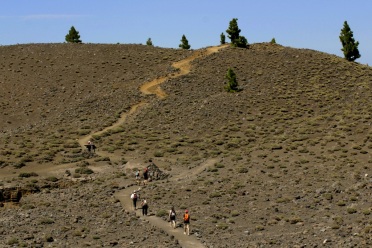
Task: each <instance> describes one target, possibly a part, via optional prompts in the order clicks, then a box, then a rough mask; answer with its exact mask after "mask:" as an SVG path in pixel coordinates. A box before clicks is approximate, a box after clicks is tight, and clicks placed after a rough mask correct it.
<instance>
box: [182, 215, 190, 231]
mask: <svg viewBox="0 0 372 248" xmlns="http://www.w3.org/2000/svg"><path fill="white" fill-rule="evenodd" d="M183 229H184V232H183V234H187V235H190V214H189V210H187V209H186V210H185V213H184V215H183Z"/></svg>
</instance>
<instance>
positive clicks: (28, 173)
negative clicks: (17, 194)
mask: <svg viewBox="0 0 372 248" xmlns="http://www.w3.org/2000/svg"><path fill="white" fill-rule="evenodd" d="M37 176H39V175H38V174H37V173H35V172H22V173H19V175H18V177H37Z"/></svg>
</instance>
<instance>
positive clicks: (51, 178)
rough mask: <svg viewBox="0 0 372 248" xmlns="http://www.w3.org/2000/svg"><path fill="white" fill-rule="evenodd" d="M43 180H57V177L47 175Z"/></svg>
mask: <svg viewBox="0 0 372 248" xmlns="http://www.w3.org/2000/svg"><path fill="white" fill-rule="evenodd" d="M45 180H47V181H49V182H57V181H58V178H56V177H55V176H50V177H47V178H46V179H45Z"/></svg>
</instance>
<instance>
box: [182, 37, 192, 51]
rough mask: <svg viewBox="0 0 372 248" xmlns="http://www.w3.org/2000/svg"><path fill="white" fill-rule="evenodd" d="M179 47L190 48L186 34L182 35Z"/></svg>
mask: <svg viewBox="0 0 372 248" xmlns="http://www.w3.org/2000/svg"><path fill="white" fill-rule="evenodd" d="M179 47H180V48H182V49H190V47H191V46H190V45H189V41H188V40H187V39H186V36H185V35H182V39H181V44H179Z"/></svg>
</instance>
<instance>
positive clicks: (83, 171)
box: [75, 167, 94, 174]
mask: <svg viewBox="0 0 372 248" xmlns="http://www.w3.org/2000/svg"><path fill="white" fill-rule="evenodd" d="M75 173H78V174H93V173H94V171H93V170H92V169H89V168H87V167H81V168H76V169H75Z"/></svg>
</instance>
